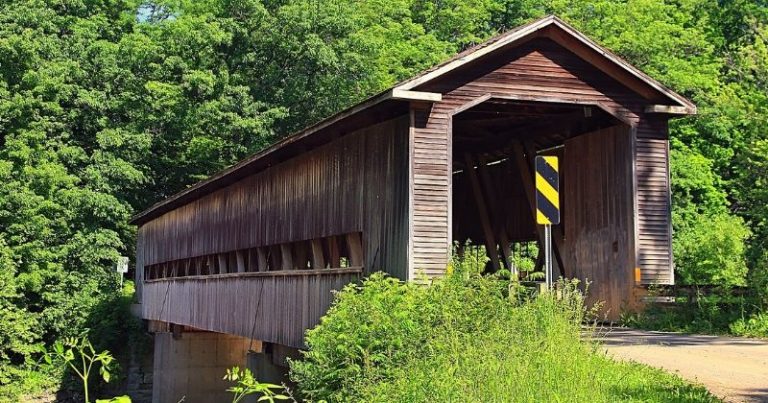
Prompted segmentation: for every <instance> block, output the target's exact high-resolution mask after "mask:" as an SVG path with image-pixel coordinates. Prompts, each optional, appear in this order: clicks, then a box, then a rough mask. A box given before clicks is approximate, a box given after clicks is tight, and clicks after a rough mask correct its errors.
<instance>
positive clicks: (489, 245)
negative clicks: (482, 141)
mask: <svg viewBox="0 0 768 403" xmlns="http://www.w3.org/2000/svg"><path fill="white" fill-rule="evenodd" d="M464 163H465V165H466V171H465V172H466V173H467V176H468V178H469V183H470V184H471V185H472V194H473V195H474V196H475V204H477V213H478V215H479V216H480V224H481V225H482V227H483V235H484V238H485V249H486V252H487V253H488V257H489V258H491V266H492V267H493V270H494V271H498V270H499V268H500V265H499V252H498V250H497V249H496V238H495V237H494V235H493V230H492V229H491V221H490V218H489V217H488V207H487V206H486V204H485V200H484V198H483V192H482V190H481V189H480V181H479V180H478V179H477V172H475V167H474V165H475V164H474V161H473V160H472V156H470V155H469V153H465V154H464Z"/></svg>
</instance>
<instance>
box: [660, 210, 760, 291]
mask: <svg viewBox="0 0 768 403" xmlns="http://www.w3.org/2000/svg"><path fill="white" fill-rule="evenodd" d="M749 235H750V232H749V229H747V227H746V225H745V224H744V220H742V219H741V218H740V217H736V216H731V215H728V214H718V215H713V216H707V215H701V216H698V218H697V220H695V221H694V222H693V223H692V224H691V225H690V226H689V227H686V228H683V229H681V230H679V231H677V233H675V237H674V239H673V248H674V256H675V266H676V274H677V280H678V282H679V283H681V284H719V285H723V286H742V285H745V284H746V277H747V262H746V256H745V252H746V248H745V246H744V245H745V242H746V239H747V237H749Z"/></svg>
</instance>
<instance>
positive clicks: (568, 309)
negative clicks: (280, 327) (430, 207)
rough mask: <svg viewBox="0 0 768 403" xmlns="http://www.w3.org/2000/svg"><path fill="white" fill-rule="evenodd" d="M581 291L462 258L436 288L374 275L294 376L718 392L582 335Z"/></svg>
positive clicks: (314, 341)
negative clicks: (474, 267)
mask: <svg viewBox="0 0 768 403" xmlns="http://www.w3.org/2000/svg"><path fill="white" fill-rule="evenodd" d="M583 301H584V299H583V297H582V294H581V292H579V291H578V288H577V283H575V282H561V283H559V284H558V289H557V291H555V292H549V293H543V294H541V295H535V293H534V292H533V291H531V290H530V289H526V288H523V287H521V286H519V285H518V284H516V283H510V282H508V281H503V280H500V279H499V278H498V277H492V276H491V277H488V276H481V275H479V274H477V273H472V272H469V271H467V270H464V269H462V268H461V267H458V268H457V269H456V270H455V272H454V273H452V274H451V275H449V276H448V277H446V278H445V279H442V280H437V281H435V282H434V283H433V284H432V285H430V286H421V285H416V284H408V283H402V282H400V281H398V280H396V279H392V278H388V277H386V276H385V275H382V274H375V275H373V276H371V277H370V278H369V279H367V280H365V281H364V282H363V283H362V285H349V286H347V287H346V288H345V289H344V290H343V291H341V292H340V293H339V294H338V295H337V298H336V301H335V303H334V305H333V307H332V308H331V310H330V311H329V312H328V314H327V315H326V316H325V317H324V318H323V320H322V322H321V324H320V325H319V326H318V327H316V328H315V329H313V330H311V331H309V332H308V335H307V344H308V346H309V349H308V351H307V352H306V353H305V354H304V356H303V358H302V359H300V360H295V361H292V362H291V378H292V380H293V381H295V382H296V383H297V387H298V392H299V393H300V395H301V397H302V398H304V399H307V400H309V401H321V400H325V401H329V402H338V401H408V402H427V401H429V402H432V401H446V402H448V401H482V402H502V401H503V402H508V401H591V402H613V401H697V402H700V401H716V399H714V398H713V397H712V396H711V395H709V394H708V392H706V391H705V390H704V389H703V388H701V387H697V386H691V385H689V384H687V383H685V382H683V381H681V380H680V379H679V378H677V377H675V376H673V375H669V374H666V373H663V372H662V371H659V370H655V369H651V368H648V367H645V366H641V365H638V364H631V363H617V362H614V361H612V360H610V359H609V358H607V357H606V355H605V353H603V352H601V350H600V349H599V347H598V345H597V344H595V343H593V342H591V341H585V340H583V338H582V333H583V330H584V329H582V323H583V320H584V319H585V317H587V316H589V314H590V312H589V311H590V310H588V309H586V308H585V306H584V304H583Z"/></svg>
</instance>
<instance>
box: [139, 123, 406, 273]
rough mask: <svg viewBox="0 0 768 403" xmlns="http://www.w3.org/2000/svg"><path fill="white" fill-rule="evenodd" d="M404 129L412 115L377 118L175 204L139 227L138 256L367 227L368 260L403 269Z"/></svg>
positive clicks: (194, 252)
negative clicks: (376, 122)
mask: <svg viewBox="0 0 768 403" xmlns="http://www.w3.org/2000/svg"><path fill="white" fill-rule="evenodd" d="M407 133H408V119H407V116H403V117H402V118H397V119H393V120H389V121H386V122H383V123H380V124H377V125H373V126H370V127H367V128H365V129H362V130H358V131H355V132H353V133H350V134H348V135H345V136H343V137H340V138H339V139H337V140H335V141H333V142H331V143H328V144H326V145H323V146H320V147H318V148H316V149H314V150H313V151H312V152H307V153H304V154H302V155H300V156H297V157H295V158H293V159H290V160H288V161H285V162H282V163H280V164H277V165H275V166H272V167H270V168H268V169H266V170H264V171H261V172H259V173H257V174H254V175H252V176H250V177H247V178H245V179H243V180H241V181H239V182H237V183H235V184H232V185H230V186H228V187H225V188H222V189H220V190H218V191H216V192H214V193H211V194H208V195H206V196H205V197H202V198H200V199H197V200H195V201H193V202H191V203H189V204H186V205H184V206H182V207H179V208H177V209H175V210H172V211H170V212H168V213H166V214H164V215H162V216H160V217H158V218H156V219H154V220H152V221H150V222H147V223H146V224H144V225H143V226H141V227H140V228H139V233H138V247H137V251H138V253H139V254H140V256H138V258H137V261H138V262H141V265H142V266H143V265H153V264H157V263H162V262H168V261H174V260H178V259H184V258H191V257H196V256H202V255H210V254H215V253H225V252H230V251H233V250H240V249H247V248H253V247H259V246H266V245H275V244H284V243H288V242H294V241H306V240H310V239H316V238H322V237H328V236H334V235H340V234H348V233H354V232H361V233H362V237H363V245H364V258H365V264H364V267H365V270H366V271H367V272H371V271H374V270H385V271H388V272H389V273H390V274H392V275H394V276H396V277H399V278H403V279H404V278H406V272H405V267H406V257H407V254H406V249H405V248H406V245H407V228H408V225H407V209H408V204H407V200H408V199H407V194H406V192H407V190H408V183H407V177H406V175H407V174H406V172H407V169H406V167H407V164H408V162H407V161H408V160H407V159H408V153H407V141H408V137H407V136H408V135H407ZM340 134H341V133H340ZM138 272H139V273H141V272H142V270H141V267H139V270H138Z"/></svg>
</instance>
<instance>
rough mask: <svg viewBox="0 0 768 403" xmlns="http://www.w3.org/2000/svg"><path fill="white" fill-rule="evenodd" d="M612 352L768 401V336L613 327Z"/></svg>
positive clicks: (734, 397) (726, 392)
mask: <svg viewBox="0 0 768 403" xmlns="http://www.w3.org/2000/svg"><path fill="white" fill-rule="evenodd" d="M599 334H600V336H601V337H602V342H603V344H604V346H605V348H606V349H607V351H608V353H609V354H610V355H613V356H614V357H616V358H618V359H625V360H633V361H637V362H641V363H644V364H648V365H651V366H654V367H658V368H663V369H665V370H667V371H670V372H673V373H676V374H678V375H679V376H680V377H682V378H685V379H688V380H691V381H694V382H697V383H700V384H702V385H704V386H705V387H706V388H707V389H709V390H710V391H711V392H712V393H713V394H715V395H717V396H719V397H721V398H723V399H724V400H725V401H727V402H768V341H767V340H755V339H745V338H736V337H720V336H702V335H685V334H679V333H664V332H649V331H641V330H634V329H623V328H609V329H602V330H601V331H600V332H599Z"/></svg>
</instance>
